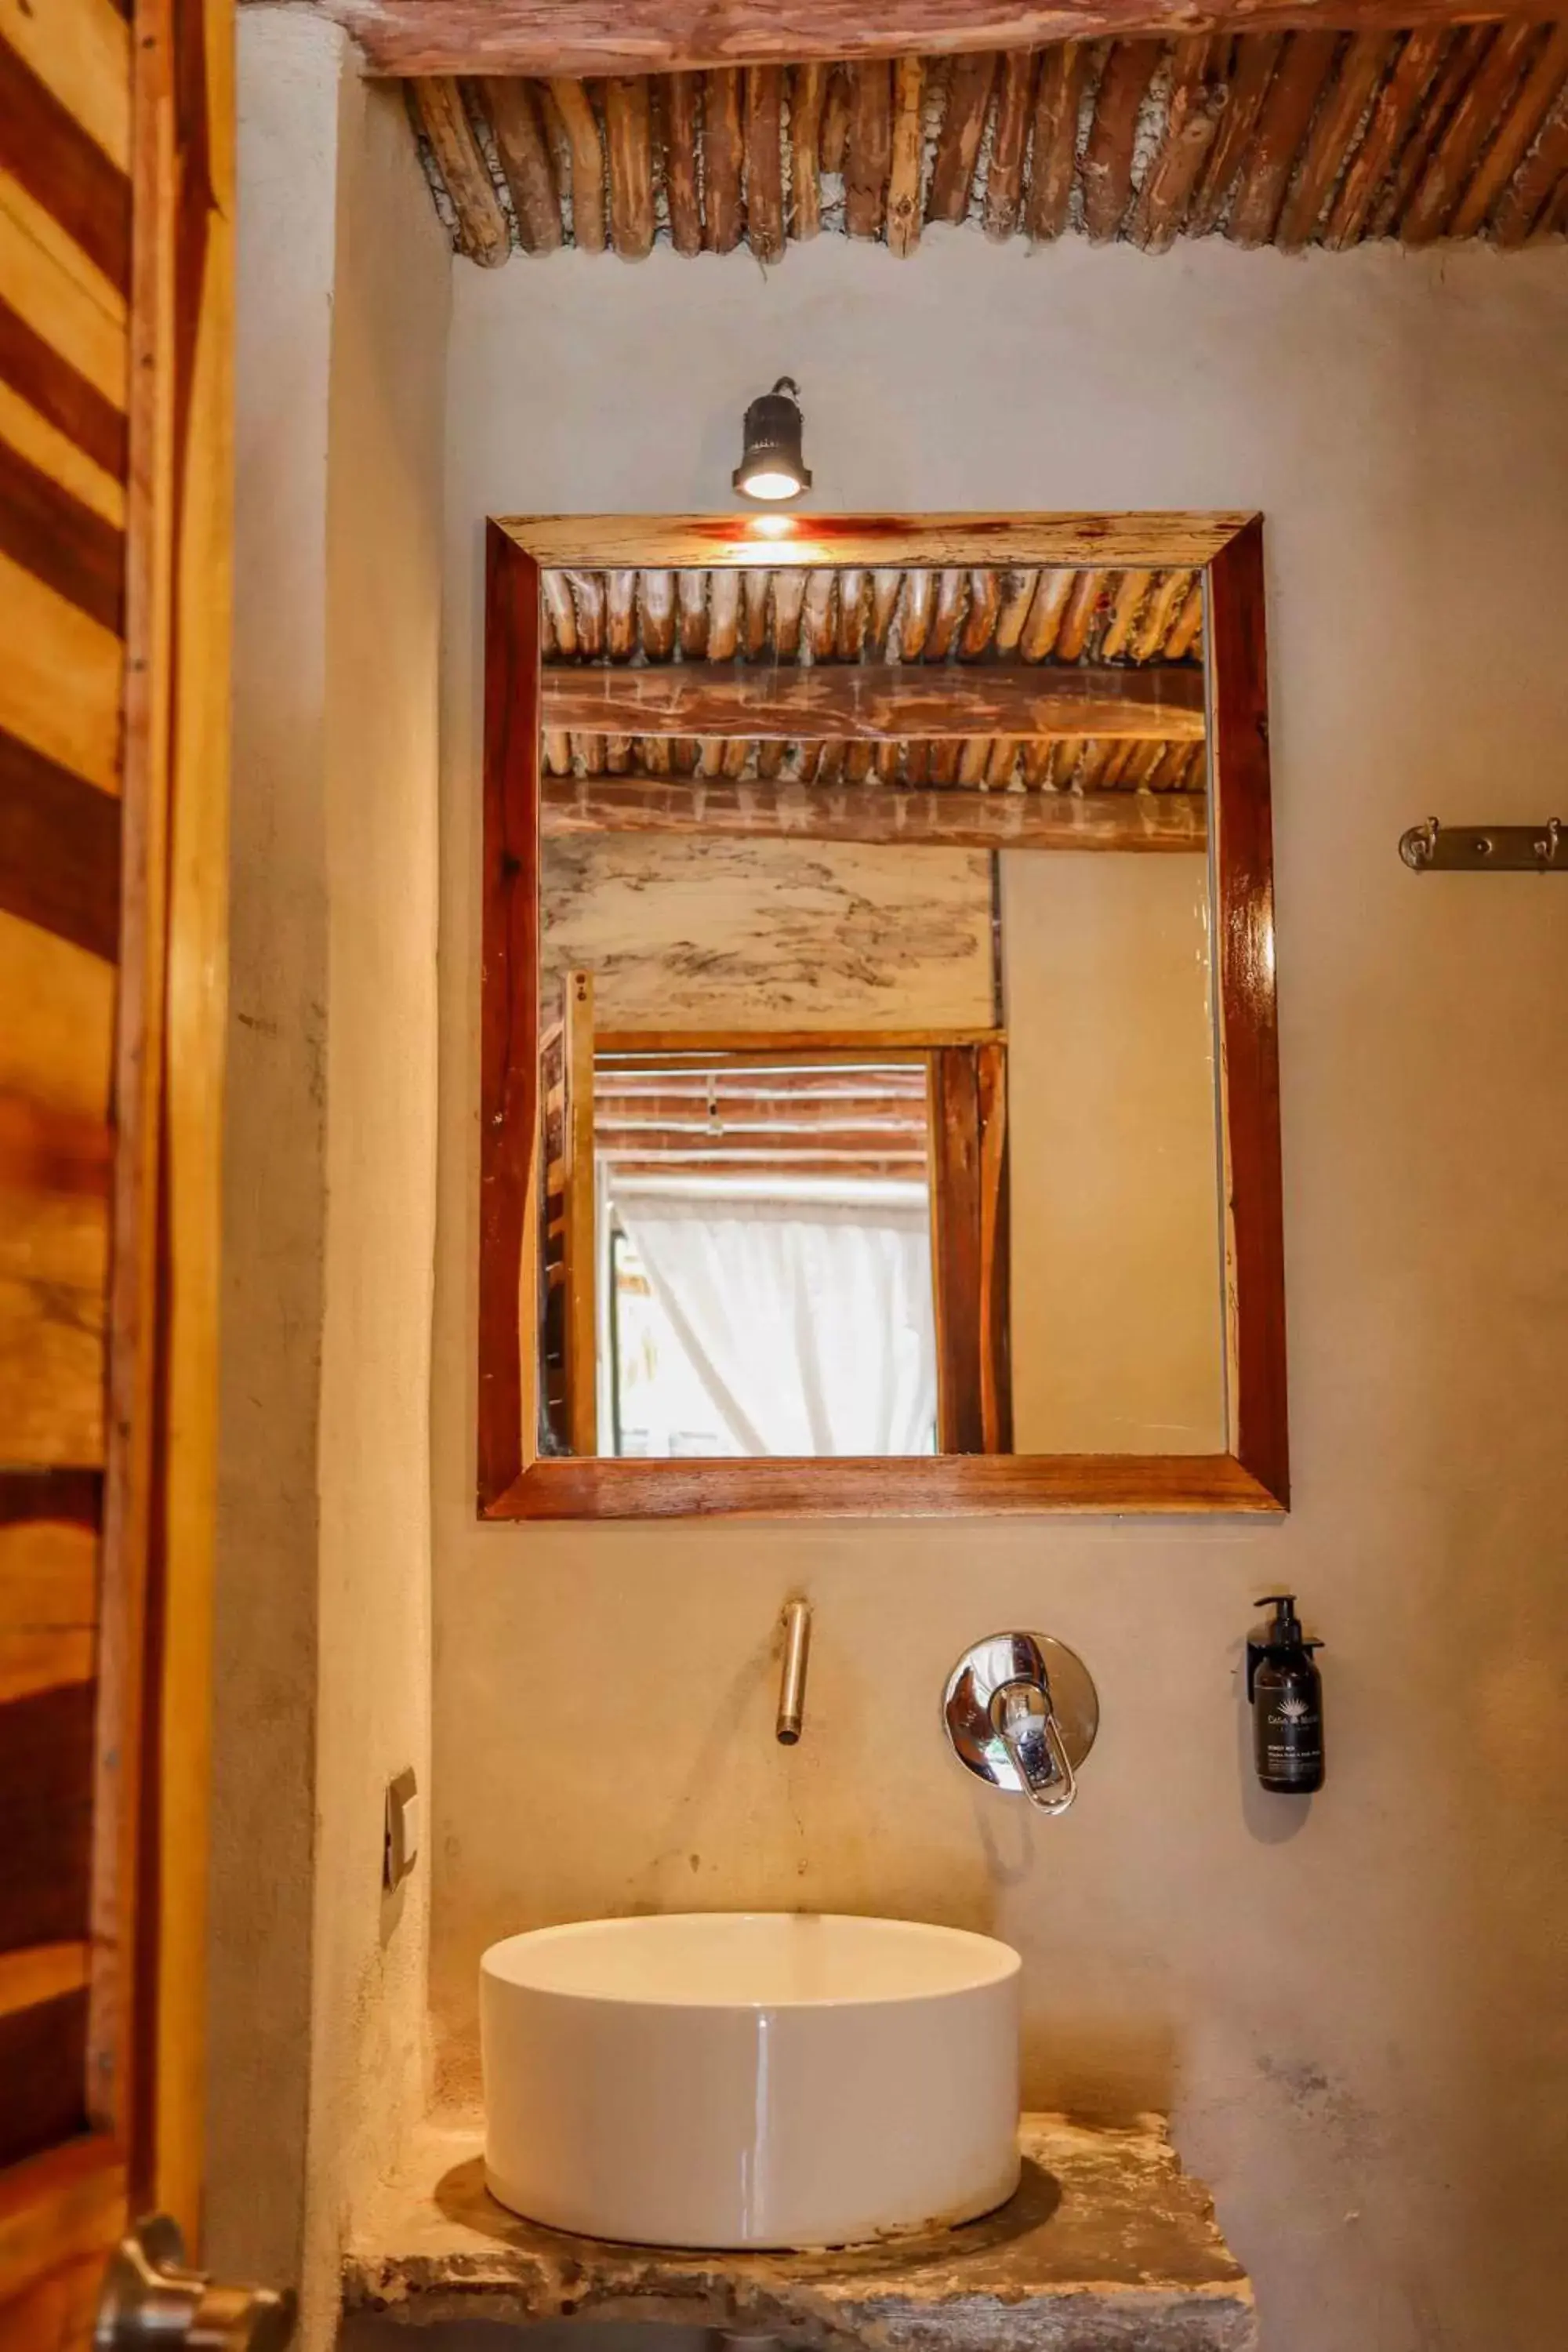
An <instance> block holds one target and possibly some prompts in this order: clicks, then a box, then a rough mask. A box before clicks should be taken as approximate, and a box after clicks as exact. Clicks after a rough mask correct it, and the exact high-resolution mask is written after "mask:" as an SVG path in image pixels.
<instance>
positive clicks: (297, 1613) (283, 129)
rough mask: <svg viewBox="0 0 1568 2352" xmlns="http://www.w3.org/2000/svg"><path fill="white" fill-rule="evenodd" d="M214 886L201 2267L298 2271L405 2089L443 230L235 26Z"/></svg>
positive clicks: (415, 2038)
mask: <svg viewBox="0 0 1568 2352" xmlns="http://www.w3.org/2000/svg"><path fill="white" fill-rule="evenodd" d="M239 42H240V48H239V68H240V75H239V92H240V154H239V162H240V215H239V217H240V256H239V367H238V404H237V408H238V414H237V429H238V437H239V465H238V497H237V556H238V562H237V575H238V581H239V595H238V612H237V681H236V684H237V690H236V712H235V769H234V803H235V821H234V835H233V840H234V847H233V868H232V887H233V902H234V933H233V940H234V944H233V981H232V990H231V1003H232V1008H233V1009H232V1016H231V1034H230V1079H229V1104H230V1109H229V1122H228V1132H227V1153H226V1188H227V1189H226V1235H225V1274H226V1295H225V1307H226V1317H225V1331H224V1387H223V1408H224V1410H223V1454H222V1460H223V1487H222V1495H221V1499H220V1512H219V1528H218V1558H219V1570H218V1655H217V1706H216V1739H217V1754H216V1787H215V1822H214V1847H215V1857H216V1869H215V1882H214V1893H213V1919H212V1927H213V1936H212V1946H213V1974H212V1988H213V2003H212V2020H213V2023H212V2053H211V2057H212V2087H211V2109H212V2116H211V2134H210V2145H211V2165H210V2174H211V2197H210V2208H211V2211H210V2231H209V2244H208V2248H207V2252H208V2255H209V2258H210V2259H211V2260H212V2261H213V2262H214V2263H216V2264H217V2265H219V2266H220V2267H222V2268H224V2269H226V2270H228V2271H230V2272H231V2273H238V2274H241V2275H247V2276H248V2275H259V2276H267V2277H278V2278H285V2279H290V2280H297V2281H300V2282H301V2283H302V2284H303V2286H304V2289H305V2297H306V2330H305V2340H306V2342H307V2343H310V2342H312V2341H320V2340H322V2339H323V2337H324V2335H325V2332H326V2331H327V2329H328V2328H329V2327H330V2325H331V2316H332V2313H333V2310H334V2307H335V2293H336V2267H337V2233H338V2229H339V2226H340V2223H341V2221H342V2219H343V2217H344V2216H345V2215H346V2214H347V2213H348V2212H349V2211H350V2210H352V2205H353V2199H354V2196H355V2194H356V2193H357V2189H358V2188H359V2186H361V2185H362V2184H363V2182H364V2181H365V2180H366V2179H368V2178H369V2177H371V2176H372V2174H373V2173H374V2168H375V2167H376V2165H377V2164H378V2163H379V2162H380V2161H381V2160H383V2159H384V2156H385V2154H386V2152H387V2150H388V2149H389V2147H392V2146H394V2145H395V2140H396V2137H397V2133H398V2130H399V2128H400V2123H401V2120H402V2118H403V2117H404V2116H406V2115H407V2114H408V2113H410V2112H411V2111H413V2110H414V2109H415V2108H416V2106H417V2105H418V2103H419V2101H420V2100H421V2098H422V2097H423V2095H424V2087H425V2065H424V2042H425V2037H424V2030H423V2029H424V2018H425V2006H426V1989H425V1976H426V1887H427V1885H428V1860H427V1857H426V1860H425V1861H424V1863H422V1864H421V1866H420V1868H419V1869H418V1871H417V1872H416V1875H415V1876H414V1878H412V1879H411V1880H410V1881H409V1882H408V1883H407V1885H405V1887H404V1888H402V1889H400V1890H399V1891H398V1892H397V1893H396V1894H395V1895H393V1896H391V1897H390V1898H386V1899H384V1897H383V1895H382V1891H381V1883H380V1881H381V1847H382V1803H383V1791H384V1785H385V1782H386V1780H388V1779H389V1778H390V1777H391V1775H392V1774H393V1773H395V1772H396V1771H397V1770H399V1769H401V1768H402V1767H403V1766H404V1765H405V1764H413V1765H414V1766H415V1767H416V1769H417V1770H418V1772H419V1775H420V1779H421V1781H422V1782H426V1781H427V1778H428V1745H429V1732H428V1716H429V1650H430V1640H429V1622H428V1617H429V1516H430V1515H429V1466H428V1465H429V1451H428V1415H429V1405H428V1400H429V1371H430V1366H429V1349H430V1300H431V1283H432V1255H433V1244H434V1218H435V1171H436V1138H435V1094H436V1069H435V1012H436V868H437V841H436V806H437V795H436V777H437V752H436V741H437V647H438V638H439V621H440V513H441V446H442V429H443V405H444V394H445V375H444V359H445V346H446V332H447V300H448V289H449V283H450V264H449V256H448V253H447V248H446V246H445V243H444V240H443V239H442V237H441V236H440V234H439V231H438V229H437V226H436V225H435V223H434V221H433V219H432V217H431V215H430V209H429V204H428V198H427V196H426V191H425V188H424V184H423V183H422V180H421V178H420V174H419V171H418V166H417V163H416V158H415V155H414V152H413V146H412V142H411V141H410V139H409V135H408V129H407V122H406V119H405V112H404V108H403V102H402V99H401V96H400V94H399V93H398V92H397V91H395V90H393V89H382V88H377V87H376V86H374V85H372V84H367V83H366V82H364V81H363V80H362V79H360V76H359V74H358V72H357V69H356V68H355V67H354V65H353V58H352V53H351V52H350V51H349V50H348V49H347V47H346V45H345V44H344V43H343V42H342V38H341V37H340V36H339V35H338V34H337V33H336V32H335V31H334V30H333V29H332V28H331V27H330V26H325V25H323V24H322V23H321V21H320V20H319V19H316V18H314V17H313V16H305V15H303V14H301V13H300V12H286V13H285V12H272V11H252V12H250V13H248V14H247V16H246V17H245V18H244V19H243V21H242V23H241V26H240V34H239Z"/></svg>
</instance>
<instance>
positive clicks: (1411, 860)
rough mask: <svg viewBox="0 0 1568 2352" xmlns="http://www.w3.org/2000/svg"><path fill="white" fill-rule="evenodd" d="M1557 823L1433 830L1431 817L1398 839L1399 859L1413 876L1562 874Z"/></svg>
mask: <svg viewBox="0 0 1568 2352" xmlns="http://www.w3.org/2000/svg"><path fill="white" fill-rule="evenodd" d="M1563 831H1564V828H1563V819H1562V818H1561V817H1559V816H1553V817H1548V818H1547V820H1546V822H1545V824H1439V823H1438V821H1437V819H1436V817H1435V816H1429V817H1427V818H1426V820H1425V821H1424V822H1423V823H1422V824H1413V825H1412V826H1411V827H1410V829H1409V831H1408V832H1407V833H1404V834H1401V835H1400V837H1399V855H1400V856H1401V857H1403V858H1404V860H1405V864H1406V866H1410V867H1411V868H1412V869H1413V871H1414V872H1415V873H1417V874H1430V873H1444V874H1483V873H1485V872H1487V871H1488V869H1491V870H1492V871H1494V872H1496V873H1499V874H1568V854H1564V852H1563Z"/></svg>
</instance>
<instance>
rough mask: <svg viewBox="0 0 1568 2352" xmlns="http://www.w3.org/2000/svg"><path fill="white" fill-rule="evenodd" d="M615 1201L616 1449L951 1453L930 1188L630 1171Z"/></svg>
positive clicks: (612, 1408) (606, 1415)
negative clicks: (939, 1425)
mask: <svg viewBox="0 0 1568 2352" xmlns="http://www.w3.org/2000/svg"><path fill="white" fill-rule="evenodd" d="M605 1212H606V1216H605V1225H606V1230H607V1234H608V1238H609V1254H610V1261H611V1265H610V1272H611V1280H610V1283H609V1286H608V1299H609V1314H610V1319H611V1329H610V1333H609V1339H610V1346H609V1349H608V1351H607V1352H608V1369H609V1375H610V1377H609V1383H608V1387H609V1393H608V1395H607V1397H606V1398H605V1405H606V1406H607V1408H608V1410H607V1412H602V1413H601V1427H605V1426H607V1427H608V1429H609V1430H610V1431H611V1432H612V1433H613V1438H614V1443H613V1446H612V1447H611V1448H609V1449H606V1450H613V1451H614V1452H615V1453H616V1454H637V1455H651V1456H658V1455H664V1456H668V1455H672V1454H741V1455H746V1454H773V1455H779V1454H783V1455H811V1454H930V1453H932V1452H934V1450H935V1445H936V1328H935V1318H934V1315H933V1311H932V1293H931V1202H930V1196H929V1192H928V1190H927V1187H926V1186H925V1184H923V1183H882V1184H879V1183H868V1182H863V1181H855V1180H852V1179H850V1180H841V1181H839V1182H838V1183H837V1184H834V1185H830V1184H824V1183H821V1182H816V1183H814V1182H810V1181H801V1180H798V1179H797V1180H795V1181H791V1180H790V1179H788V1178H774V1179H772V1180H769V1179H747V1178H739V1179H730V1180H726V1179H723V1178H707V1179H704V1178H700V1177H693V1178H689V1179H687V1180H685V1181H679V1180H675V1181H662V1182H661V1181H658V1180H657V1179H647V1178H636V1177H633V1178H625V1179H620V1180H616V1179H613V1178H612V1180H611V1181H610V1183H609V1184H608V1186H607V1187H606V1193H605Z"/></svg>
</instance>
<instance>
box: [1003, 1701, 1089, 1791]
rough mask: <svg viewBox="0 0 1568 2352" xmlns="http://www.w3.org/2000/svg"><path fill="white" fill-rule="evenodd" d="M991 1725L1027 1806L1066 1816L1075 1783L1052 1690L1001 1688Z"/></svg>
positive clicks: (1075, 1789)
mask: <svg viewBox="0 0 1568 2352" xmlns="http://www.w3.org/2000/svg"><path fill="white" fill-rule="evenodd" d="M991 1720H992V1722H993V1724H994V1727H995V1729H996V1736H997V1738H999V1739H1000V1740H1001V1742H1002V1745H1003V1747H1004V1748H1005V1749H1006V1751H1007V1757H1008V1760H1009V1762H1010V1763H1011V1765H1012V1767H1013V1769H1014V1771H1015V1772H1016V1774H1017V1775H1018V1780H1019V1782H1020V1784H1021V1786H1022V1788H1023V1791H1024V1794H1025V1795H1026V1797H1027V1798H1028V1800H1029V1802H1030V1803H1031V1804H1032V1805H1035V1806H1037V1808H1038V1810H1039V1811H1041V1812H1042V1813H1065V1812H1066V1811H1067V1809H1068V1806H1069V1805H1070V1804H1071V1803H1072V1801H1073V1799H1074V1798H1075V1797H1076V1796H1077V1795H1078V1779H1077V1776H1076V1774H1075V1773H1074V1771H1073V1769H1072V1759H1071V1757H1070V1756H1069V1755H1068V1751H1067V1748H1066V1746H1065V1744H1064V1742H1063V1739H1062V1735H1061V1727H1060V1725H1059V1724H1058V1721H1057V1716H1056V1709H1055V1707H1054V1706H1052V1704H1051V1687H1050V1684H1049V1683H1048V1682H1038V1683H1036V1682H1014V1683H1004V1685H1002V1688H1001V1689H1000V1690H999V1691H997V1693H996V1694H995V1696H994V1698H993V1699H992V1701H991Z"/></svg>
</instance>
